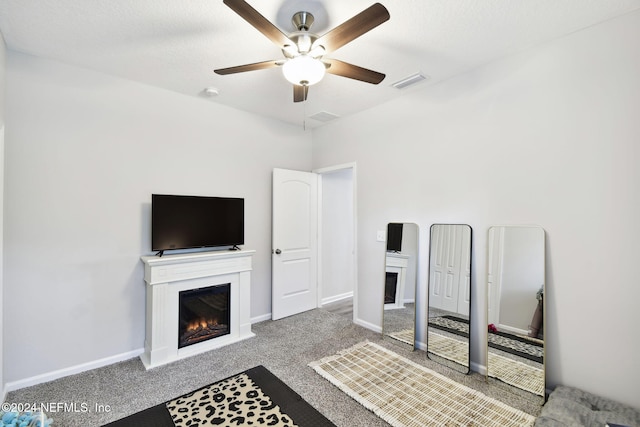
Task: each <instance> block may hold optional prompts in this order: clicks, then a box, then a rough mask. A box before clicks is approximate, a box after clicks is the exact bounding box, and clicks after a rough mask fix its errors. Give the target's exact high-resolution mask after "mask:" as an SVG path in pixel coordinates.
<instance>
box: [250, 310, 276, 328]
mask: <svg viewBox="0 0 640 427" xmlns="http://www.w3.org/2000/svg"><path fill="white" fill-rule="evenodd" d="M265 320H271V313H267V314H263V315H261V316H256V317H252V318H251V319H249V321H250V322H251V324H252V325H253V324H254V323H260V322H264V321H265Z"/></svg>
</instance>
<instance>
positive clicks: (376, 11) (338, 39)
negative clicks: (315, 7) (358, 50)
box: [313, 3, 390, 53]
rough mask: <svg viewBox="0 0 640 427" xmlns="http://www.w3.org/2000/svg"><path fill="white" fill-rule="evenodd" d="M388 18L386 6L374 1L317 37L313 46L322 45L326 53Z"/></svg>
mask: <svg viewBox="0 0 640 427" xmlns="http://www.w3.org/2000/svg"><path fill="white" fill-rule="evenodd" d="M389 18H390V16H389V11H388V10H387V8H386V7H384V6H383V5H381V4H380V3H376V4H374V5H373V6H370V7H369V8H367V9H365V10H363V11H362V12H360V13H359V14H357V15H356V16H354V17H353V18H351V19H349V20H348V21H345V22H343V23H342V24H340V25H338V26H337V27H335V28H334V29H333V30H331V31H329V32H328V33H326V34H325V35H323V36H322V37H320V38H319V39H317V40H316V41H315V42H314V43H313V47H317V46H323V47H324V49H325V51H326V52H327V53H328V52H333V51H334V50H336V49H339V48H341V47H342V46H344V45H345V44H347V43H349V42H350V41H352V40H354V39H356V38H358V37H360V36H361V35H363V34H364V33H366V32H367V31H370V30H372V29H374V28H375V27H377V26H378V25H380V24H382V23H383V22H386V21H387V20H389Z"/></svg>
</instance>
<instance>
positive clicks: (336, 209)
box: [320, 168, 355, 304]
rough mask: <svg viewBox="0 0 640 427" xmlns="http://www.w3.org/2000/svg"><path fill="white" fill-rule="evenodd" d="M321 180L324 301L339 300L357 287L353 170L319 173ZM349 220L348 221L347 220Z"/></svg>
mask: <svg viewBox="0 0 640 427" xmlns="http://www.w3.org/2000/svg"><path fill="white" fill-rule="evenodd" d="M320 176H321V179H322V184H321V185H322V212H321V215H322V221H321V223H322V228H321V232H322V239H321V242H322V243H321V251H322V252H321V258H322V262H321V268H322V272H321V277H322V296H321V299H322V303H323V304H326V303H329V302H333V301H337V300H339V299H341V298H344V297H345V295H347V294H351V295H352V294H353V288H354V271H353V257H354V244H355V242H354V225H353V209H354V206H353V201H354V200H353V197H354V195H353V169H351V168H347V169H339V170H336V171H332V172H326V173H323V174H321V175H320ZM345 219H347V220H345Z"/></svg>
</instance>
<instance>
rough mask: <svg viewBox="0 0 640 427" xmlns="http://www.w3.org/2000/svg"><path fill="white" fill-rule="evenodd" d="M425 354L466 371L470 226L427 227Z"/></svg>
mask: <svg viewBox="0 0 640 427" xmlns="http://www.w3.org/2000/svg"><path fill="white" fill-rule="evenodd" d="M428 304H429V309H428V324H427V356H428V357H429V359H432V360H434V361H436V362H439V363H442V364H444V365H447V366H449V367H451V368H452V369H455V370H456V371H459V372H463V373H468V372H469V330H470V329H469V326H470V323H469V309H470V306H471V227H470V226H468V225H466V224H434V225H432V226H431V243H430V249H429V301H428Z"/></svg>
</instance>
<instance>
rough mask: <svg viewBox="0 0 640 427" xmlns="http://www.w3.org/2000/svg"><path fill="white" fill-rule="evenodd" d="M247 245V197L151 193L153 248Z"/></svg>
mask: <svg viewBox="0 0 640 427" xmlns="http://www.w3.org/2000/svg"><path fill="white" fill-rule="evenodd" d="M243 244H244V199H242V198H233V197H205V196H179V195H167V194H152V195H151V250H153V251H159V252H160V254H162V253H163V252H164V251H167V250H173V249H195V248H208V247H217V246H231V247H236V246H237V245H243Z"/></svg>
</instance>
